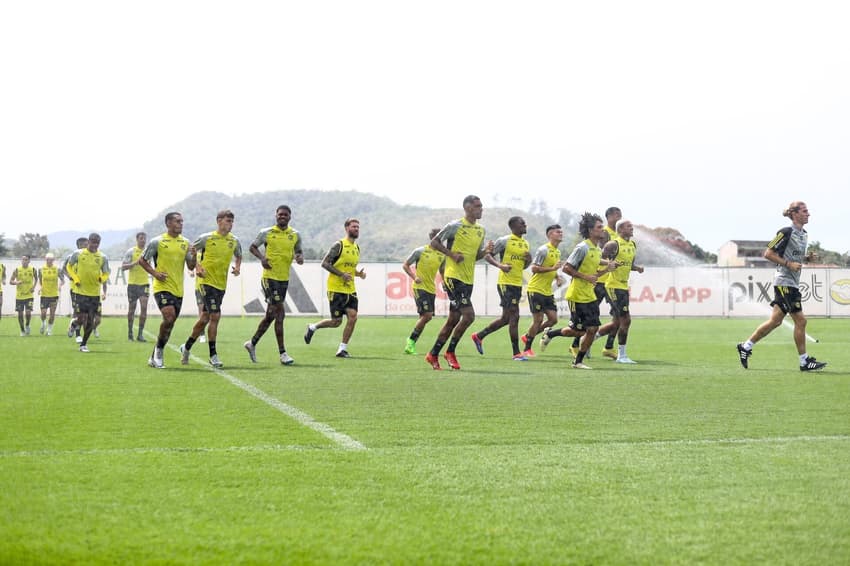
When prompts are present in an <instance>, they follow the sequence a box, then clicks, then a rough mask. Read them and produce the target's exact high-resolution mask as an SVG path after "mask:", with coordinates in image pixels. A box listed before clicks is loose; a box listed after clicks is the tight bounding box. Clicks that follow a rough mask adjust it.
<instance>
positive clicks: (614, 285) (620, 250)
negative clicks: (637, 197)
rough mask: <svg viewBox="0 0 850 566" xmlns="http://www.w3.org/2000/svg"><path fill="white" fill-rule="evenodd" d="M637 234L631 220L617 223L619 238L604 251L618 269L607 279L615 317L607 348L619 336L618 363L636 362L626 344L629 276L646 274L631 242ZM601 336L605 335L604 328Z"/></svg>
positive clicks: (611, 242) (628, 319)
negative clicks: (636, 259)
mask: <svg viewBox="0 0 850 566" xmlns="http://www.w3.org/2000/svg"><path fill="white" fill-rule="evenodd" d="M634 232H635V228H634V225H633V224H632V222H631V221H630V220H626V219H620V220H618V221H617V237H616V238H614V239H613V240H611V241H610V242H608V243H607V244H605V248H604V249H603V257H609V258H611V259H613V260H614V261H616V263H617V267H616V268H615V269H614V271H612V272H610V273H609V274H608V278H607V279H606V280H605V292H606V293H607V297H608V302H609V303H610V304H611V314H612V315H613V316H614V320H613V322H611V323H610V324H611V327H610V328H609V329H608V333H609V334H608V339H607V343H606V344H605V349H606V350H608V349H613V345H614V337H615V336H616V338H617V344H618V348H617V349H618V351H617V359H616V360H615V361H616V362H617V363H620V364H634V363H637V362H635V361H633V360H632V359H631V358H629V356H627V355H626V342H627V341H628V339H629V327H631V324H632V315H631V312H630V311H629V275H630V274H631V272H632V271H637V272H638V273H643V267H642V266H640V265H636V264H635V254H636V252H637V246H636V245H635V243H634V241H632V236H633V235H634ZM606 326H608V325H606ZM598 334H600V335H601V334H602V329H600V330H599V332H598ZM603 355H604V352H603Z"/></svg>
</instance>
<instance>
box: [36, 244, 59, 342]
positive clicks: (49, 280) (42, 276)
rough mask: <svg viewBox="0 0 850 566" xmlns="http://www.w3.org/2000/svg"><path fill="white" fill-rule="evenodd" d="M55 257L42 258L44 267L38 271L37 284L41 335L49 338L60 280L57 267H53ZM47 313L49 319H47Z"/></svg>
mask: <svg viewBox="0 0 850 566" xmlns="http://www.w3.org/2000/svg"><path fill="white" fill-rule="evenodd" d="M55 259H56V256H54V255H53V254H52V253H48V254H47V255H46V256H44V261H45V263H46V264H45V265H44V266H43V267H42V268H41V269H39V270H38V282H39V285H40V288H39V294H40V295H41V298H40V303H41V305H40V306H41V328H39V330H38V331H39V332H40V333H41V334H45V333H46V334H47V335H48V336H50V335H51V334H53V321H54V320H55V319H56V305H58V304H59V287H60V286H61V285H62V280H61V279H60V278H59V267H58V266H56V265H54V263H53V262H54V260H55ZM48 313H49V315H50V316H49V318H48Z"/></svg>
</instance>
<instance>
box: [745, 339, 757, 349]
mask: <svg viewBox="0 0 850 566" xmlns="http://www.w3.org/2000/svg"><path fill="white" fill-rule="evenodd" d="M753 346H755V344H753V343H752V342H751V341H749V340H747V341H746V342H744V349H745V350H752V349H753Z"/></svg>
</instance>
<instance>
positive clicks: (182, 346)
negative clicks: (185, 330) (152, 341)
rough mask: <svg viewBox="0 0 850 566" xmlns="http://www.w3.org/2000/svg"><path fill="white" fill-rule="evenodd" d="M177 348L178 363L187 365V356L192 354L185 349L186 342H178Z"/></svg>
mask: <svg viewBox="0 0 850 566" xmlns="http://www.w3.org/2000/svg"><path fill="white" fill-rule="evenodd" d="M178 349H179V350H180V363H181V364H183V365H184V366H188V365H189V356H191V355H192V354H191V352H189V350H187V349H186V344H180V348H178Z"/></svg>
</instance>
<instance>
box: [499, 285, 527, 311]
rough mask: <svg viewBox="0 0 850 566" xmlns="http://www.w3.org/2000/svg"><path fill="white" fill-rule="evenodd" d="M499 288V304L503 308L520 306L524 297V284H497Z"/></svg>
mask: <svg viewBox="0 0 850 566" xmlns="http://www.w3.org/2000/svg"><path fill="white" fill-rule="evenodd" d="M496 288H497V289H498V290H499V306H500V307H502V308H503V309H506V308H510V307H514V308H519V301H520V299H521V298H522V285H496Z"/></svg>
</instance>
